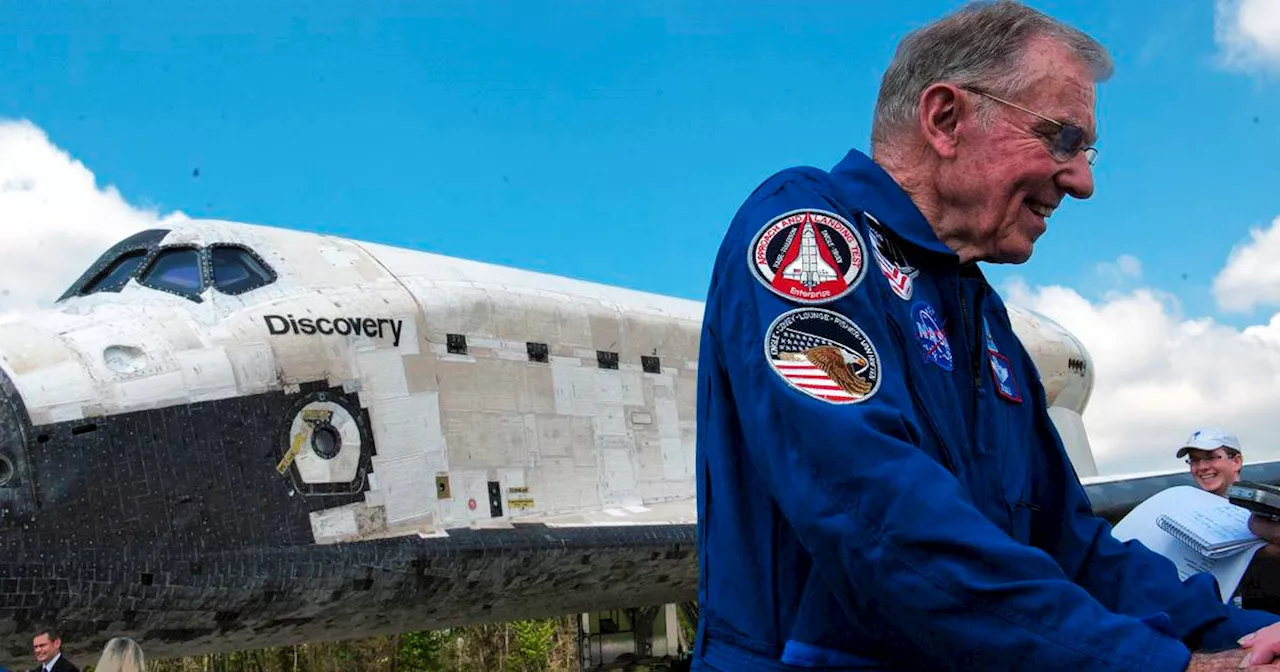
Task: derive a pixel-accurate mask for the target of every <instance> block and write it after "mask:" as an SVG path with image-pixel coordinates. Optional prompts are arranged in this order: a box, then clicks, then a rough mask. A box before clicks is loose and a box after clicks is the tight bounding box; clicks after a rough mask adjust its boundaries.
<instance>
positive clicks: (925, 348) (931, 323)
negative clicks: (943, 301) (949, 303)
mask: <svg viewBox="0 0 1280 672" xmlns="http://www.w3.org/2000/svg"><path fill="white" fill-rule="evenodd" d="M911 318H912V321H913V322H914V324H915V330H916V342H917V343H918V344H919V345H920V349H921V351H922V353H921V354H922V355H923V357H924V361H926V362H932V363H933V364H937V365H938V366H939V367H941V368H942V369H943V370H945V371H951V370H953V369H955V360H954V359H953V358H952V356H951V343H950V342H949V341H947V332H946V330H945V329H943V328H942V320H941V318H939V317H938V311H936V310H934V309H933V306H931V305H929V304H927V303H925V302H923V301H917V302H916V303H915V305H913V306H911Z"/></svg>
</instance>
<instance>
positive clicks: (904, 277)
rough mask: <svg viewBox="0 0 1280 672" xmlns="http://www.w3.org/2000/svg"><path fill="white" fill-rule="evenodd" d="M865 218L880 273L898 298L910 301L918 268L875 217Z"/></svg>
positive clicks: (868, 216) (918, 271)
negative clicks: (867, 221) (868, 224)
mask: <svg viewBox="0 0 1280 672" xmlns="http://www.w3.org/2000/svg"><path fill="white" fill-rule="evenodd" d="M867 219H868V220H870V222H871V224H870V226H868V227H867V230H868V231H869V232H870V233H871V247H872V248H873V249H874V251H875V255H876V263H877V264H878V265H879V266H880V273H882V274H883V275H884V277H885V279H886V280H888V281H889V288H890V289H892V290H893V293H894V294H897V295H898V298H900V299H902V300H903V301H910V300H911V295H912V294H913V293H914V292H915V289H914V287H915V280H916V276H918V275H920V269H918V268H916V267H915V266H912V265H911V262H909V261H907V255H905V254H903V253H902V249H901V248H899V247H898V244H897V243H895V242H894V241H893V239H892V238H890V237H889V236H890V234H889V233H887V232H885V230H884V228H883V227H882V226H881V224H880V222H878V221H876V218H875V217H872V216H871V215H867Z"/></svg>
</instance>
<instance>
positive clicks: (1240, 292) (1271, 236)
mask: <svg viewBox="0 0 1280 672" xmlns="http://www.w3.org/2000/svg"><path fill="white" fill-rule="evenodd" d="M1277 5H1278V6H1280V2H1278V3H1277ZM1277 262H1280V217H1277V218H1276V219H1275V220H1274V221H1272V222H1271V228H1269V229H1267V230H1265V231H1263V230H1260V229H1252V230H1250V231H1249V240H1248V241H1247V242H1245V243H1243V244H1241V245H1237V246H1235V247H1234V248H1233V249H1232V250H1231V255H1230V256H1229V257H1228V258H1227V265H1226V267H1224V268H1223V269H1222V271H1221V272H1219V273H1218V275H1217V277H1215V278H1214V279H1213V296H1214V299H1216V300H1217V302H1218V307H1219V308H1221V309H1222V310H1227V311H1240V312H1243V311H1246V310H1249V309H1251V308H1253V307H1254V306H1255V305H1269V306H1280V263H1277Z"/></svg>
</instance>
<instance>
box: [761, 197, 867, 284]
mask: <svg viewBox="0 0 1280 672" xmlns="http://www.w3.org/2000/svg"><path fill="white" fill-rule="evenodd" d="M865 249H866V246H865V245H864V244H863V242H862V236H861V234H859V233H858V231H857V229H855V228H854V227H853V226H852V225H850V224H849V222H847V221H845V220H844V218H842V217H840V216H839V215H837V214H835V213H833V212H826V211H823V210H793V211H791V212H788V213H786V214H782V215H779V216H777V217H775V218H773V219H772V220H771V221H770V222H769V223H768V224H765V225H764V226H763V227H761V228H760V231H758V232H757V233H756V235H755V237H754V238H752V240H751V247H750V249H749V252H748V253H749V254H750V259H749V260H748V261H749V263H750V264H751V271H752V272H753V273H754V274H755V276H756V279H758V280H759V281H760V282H761V283H762V284H763V285H764V286H765V287H768V288H769V290H770V291H772V292H773V293H774V294H777V295H778V296H781V297H782V298H784V299H790V300H792V301H795V302H796V303H802V304H806V305H813V304H819V303H827V302H830V301H835V300H836V299H838V298H840V297H842V296H844V295H846V294H848V293H849V292H851V291H853V290H854V288H856V287H857V286H858V284H859V283H861V282H862V279H863V277H864V276H865V275H866V254H865V252H864V250H865Z"/></svg>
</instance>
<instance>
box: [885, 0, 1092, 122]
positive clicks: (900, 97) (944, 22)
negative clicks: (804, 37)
mask: <svg viewBox="0 0 1280 672" xmlns="http://www.w3.org/2000/svg"><path fill="white" fill-rule="evenodd" d="M1037 37H1047V38H1050V39H1052V40H1055V41H1057V42H1060V43H1062V44H1063V45H1065V46H1066V47H1067V48H1069V49H1070V50H1071V51H1072V52H1073V53H1074V54H1075V55H1076V56H1077V57H1078V58H1080V60H1081V61H1082V62H1084V63H1085V64H1086V65H1088V66H1089V67H1090V68H1091V69H1092V70H1093V75H1094V80H1095V81H1097V82H1103V81H1106V80H1107V79H1109V78H1110V77H1111V75H1112V73H1113V71H1114V65H1113V64H1112V61H1111V56H1110V54H1108V53H1107V50H1106V48H1105V47H1103V46H1102V45H1101V44H1099V43H1098V41H1097V40H1095V39H1093V38H1092V37H1089V36H1088V35H1086V34H1085V33H1083V32H1081V31H1080V30H1077V29H1076V28H1073V27H1071V26H1068V25H1066V24H1064V23H1062V22H1060V21H1058V20H1056V19H1053V18H1051V17H1049V16H1047V15H1045V14H1043V13H1041V12H1039V11H1037V10H1035V9H1032V8H1030V7H1027V6H1026V5H1023V4H1021V3H1019V2H1014V1H1013V0H997V1H996V2H973V3H970V4H968V5H966V6H965V7H963V8H961V9H960V10H958V11H956V12H954V13H952V14H951V15H949V16H946V17H944V18H942V19H939V20H937V21H935V22H933V23H931V24H929V25H926V26H924V27H922V28H918V29H916V30H914V31H912V32H911V33H909V34H908V35H907V36H906V37H905V38H903V40H902V42H901V43H899V44H898V49H897V51H896V52H895V53H894V55H893V62H892V63H890V64H889V68H888V69H887V70H886V71H885V73H884V78H883V80H882V81H881V83H880V97H879V99H878V100H877V101H876V111H875V119H874V121H873V122H872V125H871V141H872V144H873V145H875V144H878V143H882V142H885V141H886V140H887V139H888V138H889V137H890V136H891V135H892V134H893V133H894V132H896V131H898V130H900V129H902V128H903V127H905V126H907V125H909V124H913V123H915V121H916V114H917V110H918V107H919V105H920V96H921V94H923V93H924V90H925V89H926V88H928V87H929V86H930V85H932V84H934V83H937V82H952V83H954V84H956V85H958V86H960V85H967V86H982V87H984V88H986V89H988V90H991V91H992V92H998V93H1000V94H1003V95H1009V96H1011V95H1014V94H1016V93H1017V92H1019V91H1020V90H1021V89H1022V88H1023V87H1025V86H1026V84H1027V82H1026V81H1025V79H1024V77H1025V75H1024V72H1023V71H1022V69H1021V68H1020V67H1019V66H1020V65H1021V62H1022V56H1023V53H1024V51H1025V49H1026V46H1027V43H1028V42H1029V41H1031V40H1032V39H1033V38H1037ZM982 102H984V103H985V102H986V101H985V100H984V101H982Z"/></svg>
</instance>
